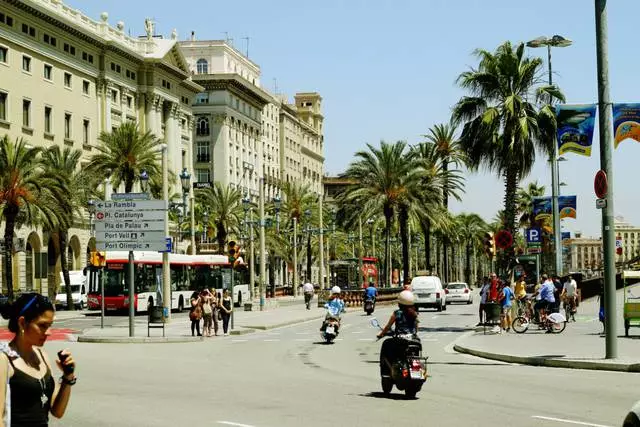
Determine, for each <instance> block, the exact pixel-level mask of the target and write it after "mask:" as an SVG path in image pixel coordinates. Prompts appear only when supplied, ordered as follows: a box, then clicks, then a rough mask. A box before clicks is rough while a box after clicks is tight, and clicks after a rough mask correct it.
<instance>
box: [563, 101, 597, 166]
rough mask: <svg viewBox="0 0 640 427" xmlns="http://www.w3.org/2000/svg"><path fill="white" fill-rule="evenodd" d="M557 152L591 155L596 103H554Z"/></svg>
mask: <svg viewBox="0 0 640 427" xmlns="http://www.w3.org/2000/svg"><path fill="white" fill-rule="evenodd" d="M556 120H557V122H558V135H557V137H558V152H559V154H564V153H576V154H581V155H583V156H587V157H590V156H591V144H592V142H593V127H594V125H595V121H596V104H581V105H566V104H563V105H561V104H558V105H556Z"/></svg>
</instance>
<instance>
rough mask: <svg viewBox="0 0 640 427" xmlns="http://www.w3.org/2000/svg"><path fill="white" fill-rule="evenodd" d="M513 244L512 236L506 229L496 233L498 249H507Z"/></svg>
mask: <svg viewBox="0 0 640 427" xmlns="http://www.w3.org/2000/svg"><path fill="white" fill-rule="evenodd" d="M512 244H513V236H512V235H511V233H509V232H508V231H507V230H500V231H498V233H496V246H497V247H499V248H500V249H507V248H509V247H510V246H511V245H512Z"/></svg>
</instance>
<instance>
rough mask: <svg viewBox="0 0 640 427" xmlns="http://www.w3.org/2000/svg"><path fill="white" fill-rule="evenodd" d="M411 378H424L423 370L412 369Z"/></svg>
mask: <svg viewBox="0 0 640 427" xmlns="http://www.w3.org/2000/svg"><path fill="white" fill-rule="evenodd" d="M411 378H415V379H419V378H422V371H411Z"/></svg>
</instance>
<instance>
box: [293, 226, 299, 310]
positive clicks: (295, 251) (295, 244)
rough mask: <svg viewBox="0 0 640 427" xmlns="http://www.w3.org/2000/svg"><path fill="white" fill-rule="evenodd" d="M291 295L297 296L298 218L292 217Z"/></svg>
mask: <svg viewBox="0 0 640 427" xmlns="http://www.w3.org/2000/svg"><path fill="white" fill-rule="evenodd" d="M292 283H293V295H294V296H296V297H297V296H298V218H296V217H295V216H294V217H293V281H292Z"/></svg>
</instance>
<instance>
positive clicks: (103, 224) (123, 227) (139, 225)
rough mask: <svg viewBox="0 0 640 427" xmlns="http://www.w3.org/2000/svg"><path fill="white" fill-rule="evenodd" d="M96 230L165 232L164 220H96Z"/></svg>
mask: <svg viewBox="0 0 640 427" xmlns="http://www.w3.org/2000/svg"><path fill="white" fill-rule="evenodd" d="M94 229H95V230H96V232H104V231H162V232H164V221H145V222H138V221H132V220H128V221H116V222H111V221H109V222H107V221H96V222H95V225H94Z"/></svg>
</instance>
